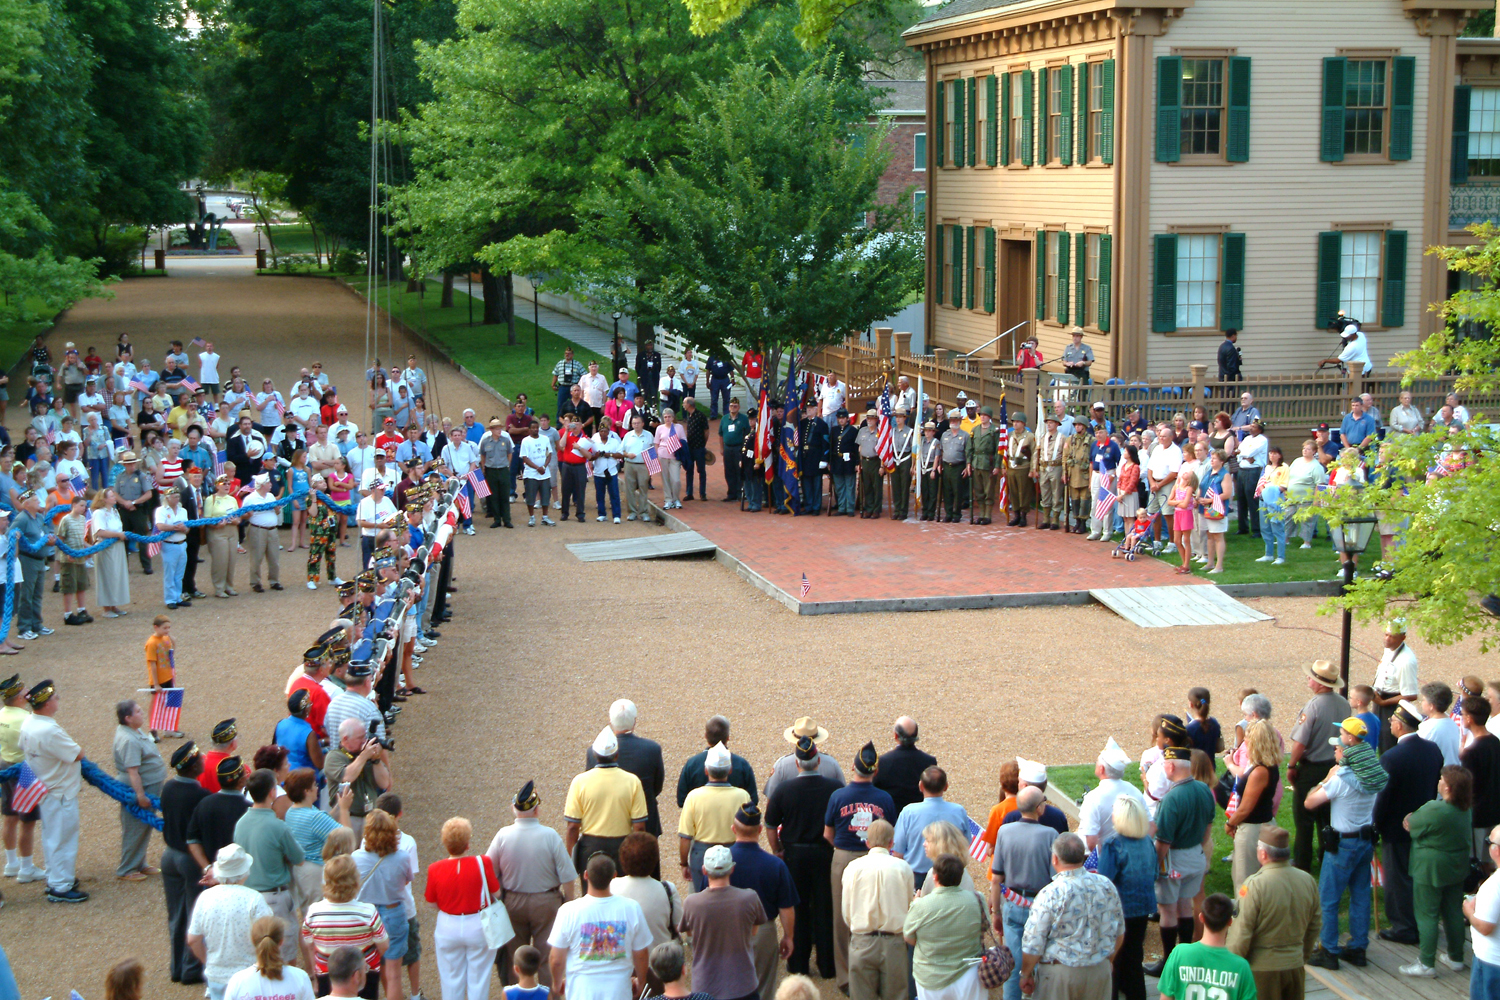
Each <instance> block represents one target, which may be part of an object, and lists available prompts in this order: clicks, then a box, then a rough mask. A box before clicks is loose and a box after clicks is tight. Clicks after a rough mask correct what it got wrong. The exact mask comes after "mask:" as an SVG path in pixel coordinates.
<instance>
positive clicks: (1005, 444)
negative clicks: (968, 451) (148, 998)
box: [995, 396, 1010, 510]
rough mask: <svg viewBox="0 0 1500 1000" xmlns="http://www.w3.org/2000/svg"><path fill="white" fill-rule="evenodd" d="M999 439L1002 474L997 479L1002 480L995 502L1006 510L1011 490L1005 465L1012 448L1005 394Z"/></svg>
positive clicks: (1001, 401) (998, 448)
mask: <svg viewBox="0 0 1500 1000" xmlns="http://www.w3.org/2000/svg"><path fill="white" fill-rule="evenodd" d="M999 440H1000V443H999V444H998V445H996V446H995V447H996V449H997V450H998V451H999V452H1000V475H999V476H997V477H996V478H997V479H999V480H1000V488H999V490H997V491H996V492H997V493H998V496H997V497H996V499H995V503H997V504H998V505H999V506H1000V509H1001V510H1005V509H1006V508H1007V507H1009V506H1010V490H1009V488H1007V486H1006V484H1005V479H1006V476H1005V472H1006V467H1005V453H1006V452H1007V451H1009V450H1010V422H1009V421H1007V420H1006V419H1005V397H1004V396H1001V397H1000V435H999Z"/></svg>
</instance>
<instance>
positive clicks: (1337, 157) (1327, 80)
mask: <svg viewBox="0 0 1500 1000" xmlns="http://www.w3.org/2000/svg"><path fill="white" fill-rule="evenodd" d="M1348 63H1349V60H1347V59H1345V58H1344V57H1343V56H1328V57H1326V58H1325V59H1324V60H1323V140H1322V142H1321V143H1320V144H1319V146H1318V159H1320V160H1322V161H1323V162H1324V163H1342V162H1343V159H1344V70H1345V68H1346V67H1347V66H1348ZM1336 310H1337V307H1335V311H1336ZM1329 318H1330V319H1331V318H1332V314H1329ZM1326 322H1327V320H1321V321H1319V324H1318V325H1319V326H1322V325H1323V323H1326Z"/></svg>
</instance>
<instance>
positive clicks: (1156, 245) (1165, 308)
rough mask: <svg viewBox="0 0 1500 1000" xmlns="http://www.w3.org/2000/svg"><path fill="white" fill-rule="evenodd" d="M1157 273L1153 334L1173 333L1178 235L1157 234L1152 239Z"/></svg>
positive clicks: (1152, 305) (1153, 287)
mask: <svg viewBox="0 0 1500 1000" xmlns="http://www.w3.org/2000/svg"><path fill="white" fill-rule="evenodd" d="M1151 243H1152V256H1153V257H1154V258H1155V260H1156V273H1155V274H1154V275H1153V276H1152V286H1151V332H1152V333H1172V332H1174V331H1175V330H1176V329H1177V235H1176V234H1175V233H1157V234H1156V235H1155V236H1153V237H1151Z"/></svg>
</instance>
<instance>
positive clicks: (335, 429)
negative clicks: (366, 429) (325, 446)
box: [328, 403, 359, 444]
mask: <svg viewBox="0 0 1500 1000" xmlns="http://www.w3.org/2000/svg"><path fill="white" fill-rule="evenodd" d="M334 412H335V414H336V416H337V418H338V419H337V421H336V422H335V423H334V425H333V426H332V427H330V428H328V440H330V441H332V442H334V443H335V444H337V443H338V440H339V431H348V432H349V440H350V441H351V442H352V441H353V440H354V435H356V434H358V433H359V424H356V423H355V422H354V421H352V420H350V419H349V407H347V406H345V405H344V404H343V403H340V404H339V408H338V409H337V410H336V411H334Z"/></svg>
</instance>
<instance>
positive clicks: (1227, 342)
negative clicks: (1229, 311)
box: [1219, 330, 1245, 382]
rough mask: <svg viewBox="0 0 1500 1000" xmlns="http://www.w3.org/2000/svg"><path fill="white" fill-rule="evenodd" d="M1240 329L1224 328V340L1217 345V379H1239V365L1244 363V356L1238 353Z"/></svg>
mask: <svg viewBox="0 0 1500 1000" xmlns="http://www.w3.org/2000/svg"><path fill="white" fill-rule="evenodd" d="M1239 338H1240V331H1238V330H1225V331H1224V342H1223V343H1222V344H1220V345H1219V381H1220V382H1238V381H1240V367H1241V365H1243V364H1244V361H1245V356H1244V355H1243V354H1241V353H1240V349H1239V346H1238V341H1239Z"/></svg>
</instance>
